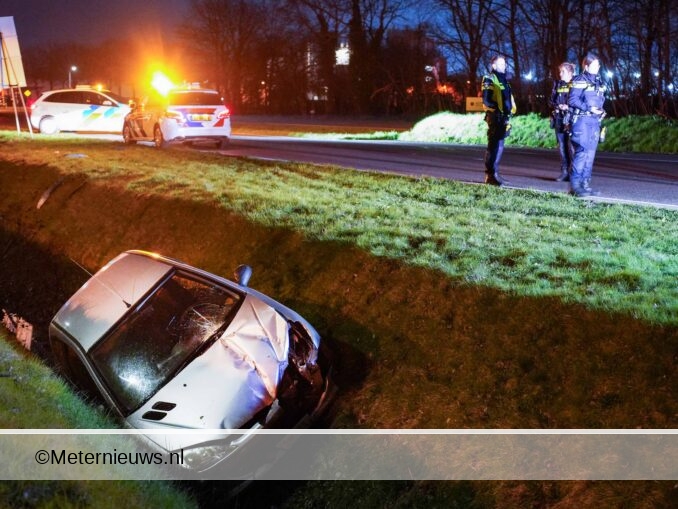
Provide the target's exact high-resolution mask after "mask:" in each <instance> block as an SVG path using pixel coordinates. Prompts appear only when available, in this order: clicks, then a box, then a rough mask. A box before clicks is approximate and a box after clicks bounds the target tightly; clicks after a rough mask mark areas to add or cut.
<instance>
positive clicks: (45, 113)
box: [30, 86, 130, 134]
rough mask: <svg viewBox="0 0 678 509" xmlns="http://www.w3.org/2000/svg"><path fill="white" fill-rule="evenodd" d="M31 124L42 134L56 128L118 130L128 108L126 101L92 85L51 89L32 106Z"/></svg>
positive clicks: (54, 131) (56, 131)
mask: <svg viewBox="0 0 678 509" xmlns="http://www.w3.org/2000/svg"><path fill="white" fill-rule="evenodd" d="M30 111H31V125H32V126H33V127H34V128H35V129H38V130H39V131H40V132H41V133H44V134H55V133H58V132H59V131H93V132H120V130H121V129H122V125H123V122H124V120H125V115H127V114H128V113H129V111H130V108H129V105H128V104H127V100H126V99H124V98H123V97H120V96H118V95H117V94H114V93H112V92H109V91H108V90H98V89H95V88H91V87H83V86H78V87H76V88H69V89H62V90H50V91H48V92H44V93H43V94H42V95H41V96H40V97H39V98H38V99H37V100H36V101H35V102H34V103H33V104H32V105H31V106H30Z"/></svg>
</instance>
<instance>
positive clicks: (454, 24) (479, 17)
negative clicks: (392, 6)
mask: <svg viewBox="0 0 678 509" xmlns="http://www.w3.org/2000/svg"><path fill="white" fill-rule="evenodd" d="M437 3H438V5H439V6H440V8H441V9H442V10H441V22H440V23H439V24H438V26H437V36H438V38H439V40H440V42H441V43H442V44H444V45H445V46H447V47H448V48H449V50H450V51H451V52H452V53H453V54H456V55H458V56H459V57H460V58H461V60H462V62H463V64H464V66H465V68H466V70H467V72H468V81H469V83H468V84H469V90H468V94H469V95H476V94H477V93H478V91H479V85H478V78H479V69H480V64H481V61H483V59H485V61H487V60H488V58H487V56H488V55H487V53H488V52H489V51H491V50H494V51H497V49H498V48H496V47H495V48H493V47H492V46H493V45H492V44H488V43H489V41H488V37H489V28H490V25H491V22H492V13H493V10H494V9H495V8H496V7H497V4H498V2H495V1H494V0H487V1H485V0H437Z"/></svg>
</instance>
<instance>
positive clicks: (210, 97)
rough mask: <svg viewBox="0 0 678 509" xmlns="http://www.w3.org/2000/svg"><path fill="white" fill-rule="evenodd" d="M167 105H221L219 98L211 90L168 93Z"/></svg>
mask: <svg viewBox="0 0 678 509" xmlns="http://www.w3.org/2000/svg"><path fill="white" fill-rule="evenodd" d="M168 99H169V103H170V105H173V106H215V105H217V104H221V97H219V94H218V93H217V92H214V91H211V90H200V91H198V90H191V91H175V92H170V94H169V96H168Z"/></svg>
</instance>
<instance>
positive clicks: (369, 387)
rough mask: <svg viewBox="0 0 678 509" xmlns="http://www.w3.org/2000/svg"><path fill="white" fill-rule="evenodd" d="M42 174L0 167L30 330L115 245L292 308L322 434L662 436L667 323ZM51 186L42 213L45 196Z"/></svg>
mask: <svg viewBox="0 0 678 509" xmlns="http://www.w3.org/2000/svg"><path fill="white" fill-rule="evenodd" d="M61 179H62V177H61V176H60V175H59V174H57V173H56V172H55V171H53V170H50V169H48V168H44V167H34V168H31V167H28V168H26V167H14V166H12V165H7V164H6V163H5V164H4V166H2V167H1V168H0V185H1V186H2V189H3V193H4V197H3V201H2V205H0V215H1V216H2V225H3V230H4V232H3V242H2V246H1V247H0V256H1V259H0V261H1V262H2V264H1V265H2V269H1V270H2V278H1V280H2V281H3V297H2V301H3V302H2V304H3V306H6V307H10V308H11V309H12V311H15V312H18V313H20V314H21V315H22V316H24V317H25V318H27V319H28V320H29V321H33V322H34V323H36V325H37V326H38V331H37V332H38V336H39V337H38V343H39V344H40V343H41V341H42V342H43V343H44V338H45V337H46V325H47V323H48V321H49V319H50V318H51V316H52V315H53V314H54V313H55V312H56V311H57V310H58V308H59V306H60V305H61V304H62V303H63V302H64V301H65V300H66V299H67V298H68V297H69V296H70V294H71V293H72V292H73V291H74V290H75V289H76V288H77V287H79V285H80V284H82V282H84V281H85V280H86V279H87V277H88V276H87V275H86V274H85V273H84V272H83V271H82V270H81V269H80V268H78V267H77V265H76V264H75V263H74V262H77V264H79V265H82V266H83V267H85V268H86V269H88V270H90V271H95V270H97V269H98V268H100V267H101V266H102V265H103V264H104V263H106V262H107V261H108V260H110V259H111V258H113V257H114V256H116V255H117V254H118V253H120V252H121V251H123V250H126V249H146V250H150V251H157V252H160V253H163V254H166V255H169V256H173V257H175V258H179V259H181V260H183V261H185V262H187V263H190V264H192V265H195V266H198V267H201V268H204V269H206V270H208V271H211V272H214V273H216V274H220V275H224V276H226V277H230V275H231V274H232V271H233V269H234V268H235V267H236V266H237V265H238V264H240V263H248V264H250V265H251V266H252V267H253V269H254V277H253V279H252V282H251V284H252V286H253V287H255V288H257V289H259V290H261V291H263V292H265V293H268V294H270V295H272V296H274V297H275V298H277V299H278V300H280V301H282V302H284V303H286V304H288V305H289V306H291V307H292V308H294V309H297V310H298V311H299V312H301V313H302V314H303V315H304V316H306V317H307V318H308V319H309V320H310V321H311V322H312V323H314V325H316V326H317V328H318V329H319V330H320V332H321V333H322V334H323V335H324V337H325V338H326V339H327V340H328V341H330V342H331V344H332V345H333V347H334V349H335V351H336V356H337V364H338V367H339V382H340V385H341V387H342V395H341V397H340V398H339V402H338V404H337V406H336V409H335V413H334V415H333V416H332V420H331V422H329V423H328V424H329V425H332V426H339V427H357V426H364V427H387V428H399V427H402V428H415V427H421V428H427V427H431V428H436V427H448V428H466V427H469V428H514V427H516V428H519V427H524V428H570V427H573V428H579V427H581V428H589V427H591V428H597V427H601V428H616V427H619V428H626V427H644V428H671V427H676V424H677V422H678V401H677V400H676V393H675V390H674V388H675V387H676V367H677V362H678V330H677V329H676V328H675V327H674V328H671V327H658V326H649V325H648V324H646V323H643V322H641V321H638V320H634V319H633V318H631V317H628V316H625V315H607V314H604V313H601V312H594V311H591V310H587V309H584V308H583V307H581V306H574V305H565V304H563V303H562V302H560V301H558V300H556V299H531V298H524V297H523V298H518V297H515V296H512V295H510V294H507V293H502V292H499V291H496V290H490V289H486V288H482V287H474V286H468V285H464V284H461V283H459V282H456V281H453V280H450V279H448V278H445V277H443V276H441V275H440V274H438V273H436V272H433V271H430V270H424V269H420V268H413V267H410V266H406V265H404V264H402V263H400V262H397V261H393V260H389V259H384V258H379V257H374V256H371V255H368V254H366V253H365V252H362V251H360V250H358V249H356V248H354V247H351V246H348V245H344V244H339V243H326V242H313V241H308V240H306V239H305V238H303V237H302V236H301V235H299V234H296V233H294V232H291V231H287V230H282V229H271V228H264V227H261V226H259V225H255V224H252V223H251V222H248V221H246V220H243V219H242V218H241V217H238V216H236V215H234V214H232V213H229V212H226V211H224V210H223V209H222V208H220V207H219V206H218V205H217V204H215V203H210V202H198V201H190V202H189V201H182V200H177V199H170V198H163V197H161V196H150V195H139V194H135V193H132V192H129V191H127V190H124V189H119V188H111V187H104V186H103V185H101V184H100V183H98V182H97V181H96V180H91V179H89V178H88V177H86V176H84V175H75V176H69V177H67V178H65V179H63V180H61ZM55 182H60V183H59V185H58V186H56V187H54V188H53V190H52V192H51V194H50V195H49V197H48V198H47V200H46V201H45V202H44V204H43V205H42V207H41V208H40V209H37V208H36V205H37V203H38V201H39V200H40V198H41V196H43V193H44V192H45V191H46V190H47V189H50V188H51V187H52V186H53V185H54V183H55Z"/></svg>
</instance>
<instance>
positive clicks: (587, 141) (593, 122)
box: [570, 116, 600, 194]
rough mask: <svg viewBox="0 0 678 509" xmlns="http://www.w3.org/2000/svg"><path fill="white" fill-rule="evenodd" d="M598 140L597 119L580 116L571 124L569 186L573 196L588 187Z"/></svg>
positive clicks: (598, 123) (598, 126)
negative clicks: (571, 150) (571, 152)
mask: <svg viewBox="0 0 678 509" xmlns="http://www.w3.org/2000/svg"><path fill="white" fill-rule="evenodd" d="M599 139H600V122H599V121H598V118H597V117H595V116H581V117H578V118H577V119H576V120H575V121H574V123H573V124H572V147H573V148H574V159H573V161H572V173H571V175H570V185H571V188H572V192H573V193H575V194H577V193H578V191H579V190H580V189H583V188H584V187H588V183H589V181H590V180H591V173H592V170H593V161H594V159H595V157H596V149H597V148H598V140H599Z"/></svg>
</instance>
